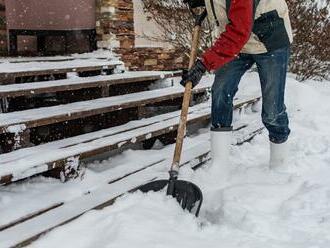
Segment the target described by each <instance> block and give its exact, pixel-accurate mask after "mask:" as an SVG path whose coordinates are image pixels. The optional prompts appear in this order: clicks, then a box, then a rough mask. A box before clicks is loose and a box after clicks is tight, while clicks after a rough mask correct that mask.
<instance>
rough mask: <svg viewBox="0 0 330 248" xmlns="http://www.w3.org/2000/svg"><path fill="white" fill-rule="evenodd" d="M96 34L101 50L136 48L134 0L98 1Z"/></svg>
mask: <svg viewBox="0 0 330 248" xmlns="http://www.w3.org/2000/svg"><path fill="white" fill-rule="evenodd" d="M96 33H97V40H98V43H97V45H98V47H99V48H114V47H117V48H126V49H127V48H132V47H134V10H133V1H132V0H97V5H96Z"/></svg>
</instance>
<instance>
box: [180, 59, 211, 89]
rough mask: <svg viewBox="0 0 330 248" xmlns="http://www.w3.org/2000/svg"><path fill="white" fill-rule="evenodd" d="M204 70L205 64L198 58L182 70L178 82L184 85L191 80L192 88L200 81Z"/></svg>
mask: <svg viewBox="0 0 330 248" xmlns="http://www.w3.org/2000/svg"><path fill="white" fill-rule="evenodd" d="M205 72H206V67H205V65H204V64H203V62H202V61H201V60H199V59H198V60H197V61H196V63H195V64H194V66H193V67H192V68H191V69H190V70H184V71H183V72H182V80H181V82H180V84H181V85H182V86H184V87H185V86H186V84H187V83H188V82H191V83H192V87H193V88H194V87H195V86H196V85H197V84H198V83H199V82H200V81H201V79H202V77H203V75H204V73H205Z"/></svg>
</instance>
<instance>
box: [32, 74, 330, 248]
mask: <svg viewBox="0 0 330 248" xmlns="http://www.w3.org/2000/svg"><path fill="white" fill-rule="evenodd" d="M254 77H256V75H255V74H252V76H251V75H250V79H251V78H254ZM287 91H288V92H287V105H288V112H289V114H290V120H291V129H292V135H291V137H290V140H289V164H288V165H287V168H286V170H284V171H280V172H276V171H270V170H269V169H268V167H267V162H268V156H269V155H268V153H269V147H268V137H267V133H266V132H264V133H263V134H262V135H260V136H257V137H256V138H255V139H254V140H253V141H252V142H251V143H246V144H244V145H242V146H235V147H232V150H231V155H232V156H231V157H232V169H231V171H230V175H229V180H228V183H226V184H223V183H221V182H219V180H218V178H220V176H221V172H220V171H217V169H216V168H210V164H209V165H206V166H205V168H203V169H201V170H199V171H197V172H192V171H191V170H190V169H187V168H185V169H183V170H182V171H181V177H182V178H184V179H188V180H191V181H193V182H195V183H196V184H197V185H199V186H200V187H201V189H202V191H203V193H204V197H205V202H204V204H203V206H202V212H201V216H200V217H199V218H198V219H197V218H195V217H194V216H192V215H191V214H189V213H187V212H184V211H182V210H181V209H180V207H179V206H178V204H177V203H176V202H175V200H173V199H171V198H168V197H167V196H165V194H164V193H150V194H147V195H143V194H142V193H136V194H131V195H127V196H124V197H122V198H120V199H119V200H117V202H116V203H115V204H114V205H113V206H111V207H108V208H105V209H104V210H101V211H92V212H89V213H87V214H85V215H84V216H82V217H80V218H79V219H77V220H75V221H73V222H71V223H69V224H67V225H65V226H62V227H60V228H57V229H55V230H54V231H52V232H50V233H49V234H47V235H46V236H44V237H43V238H42V239H40V240H39V241H37V242H35V243H33V244H32V247H59V246H61V247H111V248H119V247H143V248H155V247H157V248H165V247H166V248H167V247H171V248H174V247H178V248H179V247H180V248H181V247H189V248H194V247H196V248H197V247H198V248H200V247H225V248H231V247H233V248H236V247H237V248H238V247H245V248H259V247H260V248H264V247H267V248H328V247H330V232H329V230H330V180H329V178H330V150H329V147H330V130H329V125H330V117H329V115H328V114H327V113H329V111H330V102H329V101H328V99H329V96H330V87H329V82H327V83H319V82H313V81H310V82H307V83H304V84H302V83H298V82H297V81H295V80H294V79H293V76H292V77H291V76H290V78H289V80H288V87H287ZM126 159H127V158H126Z"/></svg>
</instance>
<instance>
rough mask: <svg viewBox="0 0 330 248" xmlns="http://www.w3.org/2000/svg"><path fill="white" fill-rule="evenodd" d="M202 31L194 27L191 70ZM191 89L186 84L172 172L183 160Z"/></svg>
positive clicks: (188, 84) (190, 86)
mask: <svg viewBox="0 0 330 248" xmlns="http://www.w3.org/2000/svg"><path fill="white" fill-rule="evenodd" d="M200 31H201V26H200V25H196V26H195V27H194V31H193V36H192V37H193V38H192V46H191V52H190V60H189V69H191V68H192V67H193V65H194V64H195V61H196V58H197V53H198V47H199V41H200V35H201V34H200V33H201V32H200ZM191 89H192V83H191V82H188V83H187V84H186V87H185V91H184V95H183V102H182V108H181V117H180V123H179V127H178V135H177V138H176V144H175V150H174V156H173V162H172V167H171V171H177V172H178V171H179V168H180V159H181V152H182V146H183V139H184V136H185V132H186V125H187V117H188V110H189V104H190V98H191Z"/></svg>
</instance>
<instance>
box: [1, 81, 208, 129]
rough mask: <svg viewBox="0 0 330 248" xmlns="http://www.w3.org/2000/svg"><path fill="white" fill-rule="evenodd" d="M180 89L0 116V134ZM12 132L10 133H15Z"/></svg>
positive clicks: (172, 94) (155, 98)
mask: <svg viewBox="0 0 330 248" xmlns="http://www.w3.org/2000/svg"><path fill="white" fill-rule="evenodd" d="M210 86H211V82H206V83H201V84H200V85H198V86H197V87H196V88H195V89H193V93H194V94H196V93H200V92H205V91H206V90H207V89H208V88H209V87H210ZM183 92H184V88H183V87H181V86H176V87H168V88H164V89H158V90H151V91H145V92H138V93H133V94H127V95H121V96H114V97H106V98H100V99H95V100H90V101H81V102H75V103H70V104H65V105H58V106H53V107H43V108H38V109H29V110H24V111H17V112H11V113H4V114H1V115H0V133H7V132H10V130H11V129H14V130H15V131H16V130H17V128H10V127H11V126H16V127H20V128H23V129H28V128H32V127H38V126H44V125H49V124H54V123H58V122H64V121H69V120H74V119H80V118H85V117H89V116H94V115H100V114H104V113H109V112H113V111H117V110H122V109H127V108H131V107H138V106H141V105H142V106H143V105H145V104H152V103H156V102H162V101H165V100H170V99H175V98H179V97H181V96H182V95H183ZM15 131H14V132H15Z"/></svg>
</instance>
